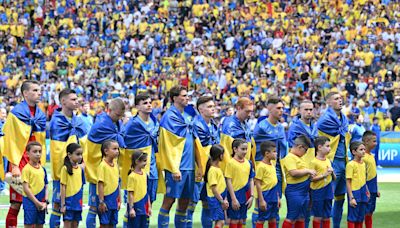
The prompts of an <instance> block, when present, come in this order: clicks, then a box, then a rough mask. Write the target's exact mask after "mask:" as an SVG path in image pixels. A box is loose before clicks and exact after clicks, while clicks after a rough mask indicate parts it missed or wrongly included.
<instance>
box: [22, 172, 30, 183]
mask: <svg viewBox="0 0 400 228" xmlns="http://www.w3.org/2000/svg"><path fill="white" fill-rule="evenodd" d="M21 180H22V183H24V182H26V183H29V170H28V169H22V174H21Z"/></svg>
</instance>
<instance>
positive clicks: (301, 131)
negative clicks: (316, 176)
mask: <svg viewBox="0 0 400 228" xmlns="http://www.w3.org/2000/svg"><path fill="white" fill-rule="evenodd" d="M300 135H305V136H307V137H308V138H309V139H310V140H311V147H310V148H308V150H307V153H306V154H305V155H304V156H303V159H304V160H305V161H306V163H308V164H309V163H310V162H311V161H312V159H314V158H315V148H314V139H315V138H316V137H317V136H318V129H317V128H316V127H315V125H314V123H313V122H311V123H310V125H308V124H306V123H304V122H303V121H302V120H301V119H300V118H298V117H296V118H294V119H293V120H292V123H291V124H290V126H289V130H288V144H289V148H292V147H293V146H294V140H295V139H296V138H297V137H298V136H300Z"/></svg>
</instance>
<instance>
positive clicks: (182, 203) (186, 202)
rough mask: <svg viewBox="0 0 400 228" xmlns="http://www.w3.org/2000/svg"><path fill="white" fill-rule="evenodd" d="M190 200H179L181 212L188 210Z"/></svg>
mask: <svg viewBox="0 0 400 228" xmlns="http://www.w3.org/2000/svg"><path fill="white" fill-rule="evenodd" d="M189 201H190V200H189V199H179V200H178V209H179V210H186V209H187V208H188V206H189Z"/></svg>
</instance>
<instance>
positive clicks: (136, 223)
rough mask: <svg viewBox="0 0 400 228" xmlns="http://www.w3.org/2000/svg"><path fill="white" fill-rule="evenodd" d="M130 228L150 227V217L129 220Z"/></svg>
mask: <svg viewBox="0 0 400 228" xmlns="http://www.w3.org/2000/svg"><path fill="white" fill-rule="evenodd" d="M128 227H129V228H147V227H149V217H148V216H147V215H136V217H135V218H131V217H129V218H128Z"/></svg>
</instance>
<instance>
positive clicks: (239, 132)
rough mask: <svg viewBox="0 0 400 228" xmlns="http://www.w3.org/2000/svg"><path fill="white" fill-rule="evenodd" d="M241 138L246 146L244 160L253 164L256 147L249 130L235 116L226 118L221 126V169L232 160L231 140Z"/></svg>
mask: <svg viewBox="0 0 400 228" xmlns="http://www.w3.org/2000/svg"><path fill="white" fill-rule="evenodd" d="M237 138H242V139H244V140H246V142H247V144H248V150H247V154H246V159H247V160H251V161H252V162H253V164H255V160H254V159H255V155H256V146H255V142H254V139H253V137H252V136H251V132H250V129H248V128H247V126H246V125H245V124H242V123H241V122H240V120H239V119H238V118H237V117H236V115H232V116H230V117H227V118H226V119H225V120H224V123H223V124H222V132H221V143H220V144H221V146H223V147H224V149H225V153H224V160H223V161H222V162H221V163H220V166H221V169H222V170H224V169H225V165H226V164H227V163H228V161H229V160H230V159H231V158H232V143H233V140H235V139H237Z"/></svg>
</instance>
